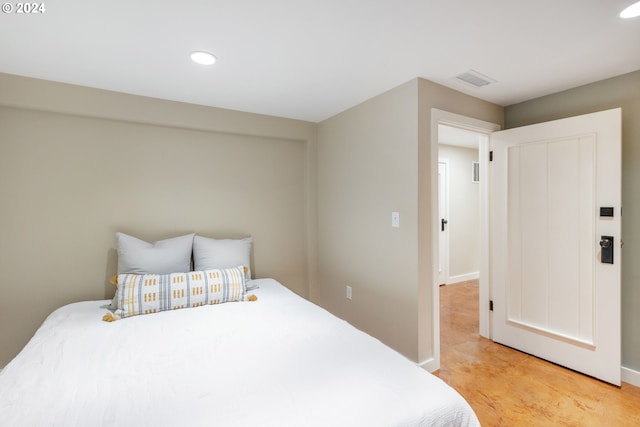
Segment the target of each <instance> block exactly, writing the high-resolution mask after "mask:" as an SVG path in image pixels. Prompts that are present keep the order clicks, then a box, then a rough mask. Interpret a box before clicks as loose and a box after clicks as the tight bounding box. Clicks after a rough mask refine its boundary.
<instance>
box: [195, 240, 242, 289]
mask: <svg viewBox="0 0 640 427" xmlns="http://www.w3.org/2000/svg"><path fill="white" fill-rule="evenodd" d="M252 242H253V238H251V237H246V238H244V239H237V240H234V239H211V238H209V237H202V236H195V237H194V239H193V269H194V270H196V271H204V270H214V269H222V268H231V267H237V266H239V265H242V266H244V267H245V270H244V271H245V278H246V280H251V266H250V262H251V261H250V260H251V243H252Z"/></svg>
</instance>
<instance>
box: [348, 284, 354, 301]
mask: <svg viewBox="0 0 640 427" xmlns="http://www.w3.org/2000/svg"><path fill="white" fill-rule="evenodd" d="M352 296H353V290H352V289H351V286H347V299H348V300H351V299H352Z"/></svg>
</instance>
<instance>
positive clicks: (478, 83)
mask: <svg viewBox="0 0 640 427" xmlns="http://www.w3.org/2000/svg"><path fill="white" fill-rule="evenodd" d="M456 79H458V80H462V81H463V82H465V83H469V84H470V85H473V86H475V87H482V86H486V85H490V84H491V83H495V82H496V81H495V80H494V79H492V78H491V77H487V76H485V75H484V74H480V73H479V72H477V71H474V70H469V71H466V72H464V73H462V74H458V75H457V76H456Z"/></svg>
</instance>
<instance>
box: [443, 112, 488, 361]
mask: <svg viewBox="0 0 640 427" xmlns="http://www.w3.org/2000/svg"><path fill="white" fill-rule="evenodd" d="M439 125H445V126H449V127H453V128H457V129H464V130H467V131H472V132H475V133H477V135H478V172H479V175H478V176H479V180H480V182H479V183H478V184H477V185H478V186H479V192H480V195H479V197H480V202H479V205H480V206H479V209H478V217H479V218H478V219H479V222H480V260H479V278H478V282H479V332H480V335H481V336H483V337H485V338H491V334H490V321H489V320H490V318H489V299H490V298H489V244H488V242H489V226H488V219H489V203H488V201H489V197H488V194H489V181H488V180H489V173H488V162H489V138H488V135H489V134H490V133H492V132H494V131H497V130H499V129H500V125H498V124H495V123H490V122H485V121H483V120H478V119H474V118H471V117H466V116H462V115H459V114H454V113H450V112H447V111H443V110H438V109H437V108H433V109H432V110H431V149H430V154H431V155H430V158H431V168H430V170H431V203H430V204H431V207H432V218H439V212H438V167H437V165H438V161H437V160H438V148H439V145H440V144H439V143H438V141H439V131H438V128H439ZM431 227H432V228H431V235H432V236H434V237H435V236H438V235H439V234H438V233H439V230H440V228H441V224H440V221H439V220H438V221H432V223H431ZM431 241H432V251H431V254H432V265H433V266H438V265H439V263H440V259H439V240H438V239H437V238H434V239H432V240H431ZM432 274H433V276H432V282H431V283H432V284H433V286H432V292H433V298H432V301H433V306H432V313H433V324H434V334H433V340H434V341H433V342H434V353H435V354H434V356H435V357H434V360H433V362H434V363H433V370H436V369H439V367H440V289H439V285H438V281H439V271H438V268H433V269H432Z"/></svg>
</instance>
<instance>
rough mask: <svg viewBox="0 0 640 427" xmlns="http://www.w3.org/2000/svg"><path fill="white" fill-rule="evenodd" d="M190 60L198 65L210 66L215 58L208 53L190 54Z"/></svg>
mask: <svg viewBox="0 0 640 427" xmlns="http://www.w3.org/2000/svg"><path fill="white" fill-rule="evenodd" d="M191 60H192V61H193V62H196V63H198V64H200V65H212V64H215V62H216V57H215V56H213V55H212V54H210V53H209V52H202V51H198V52H191Z"/></svg>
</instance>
